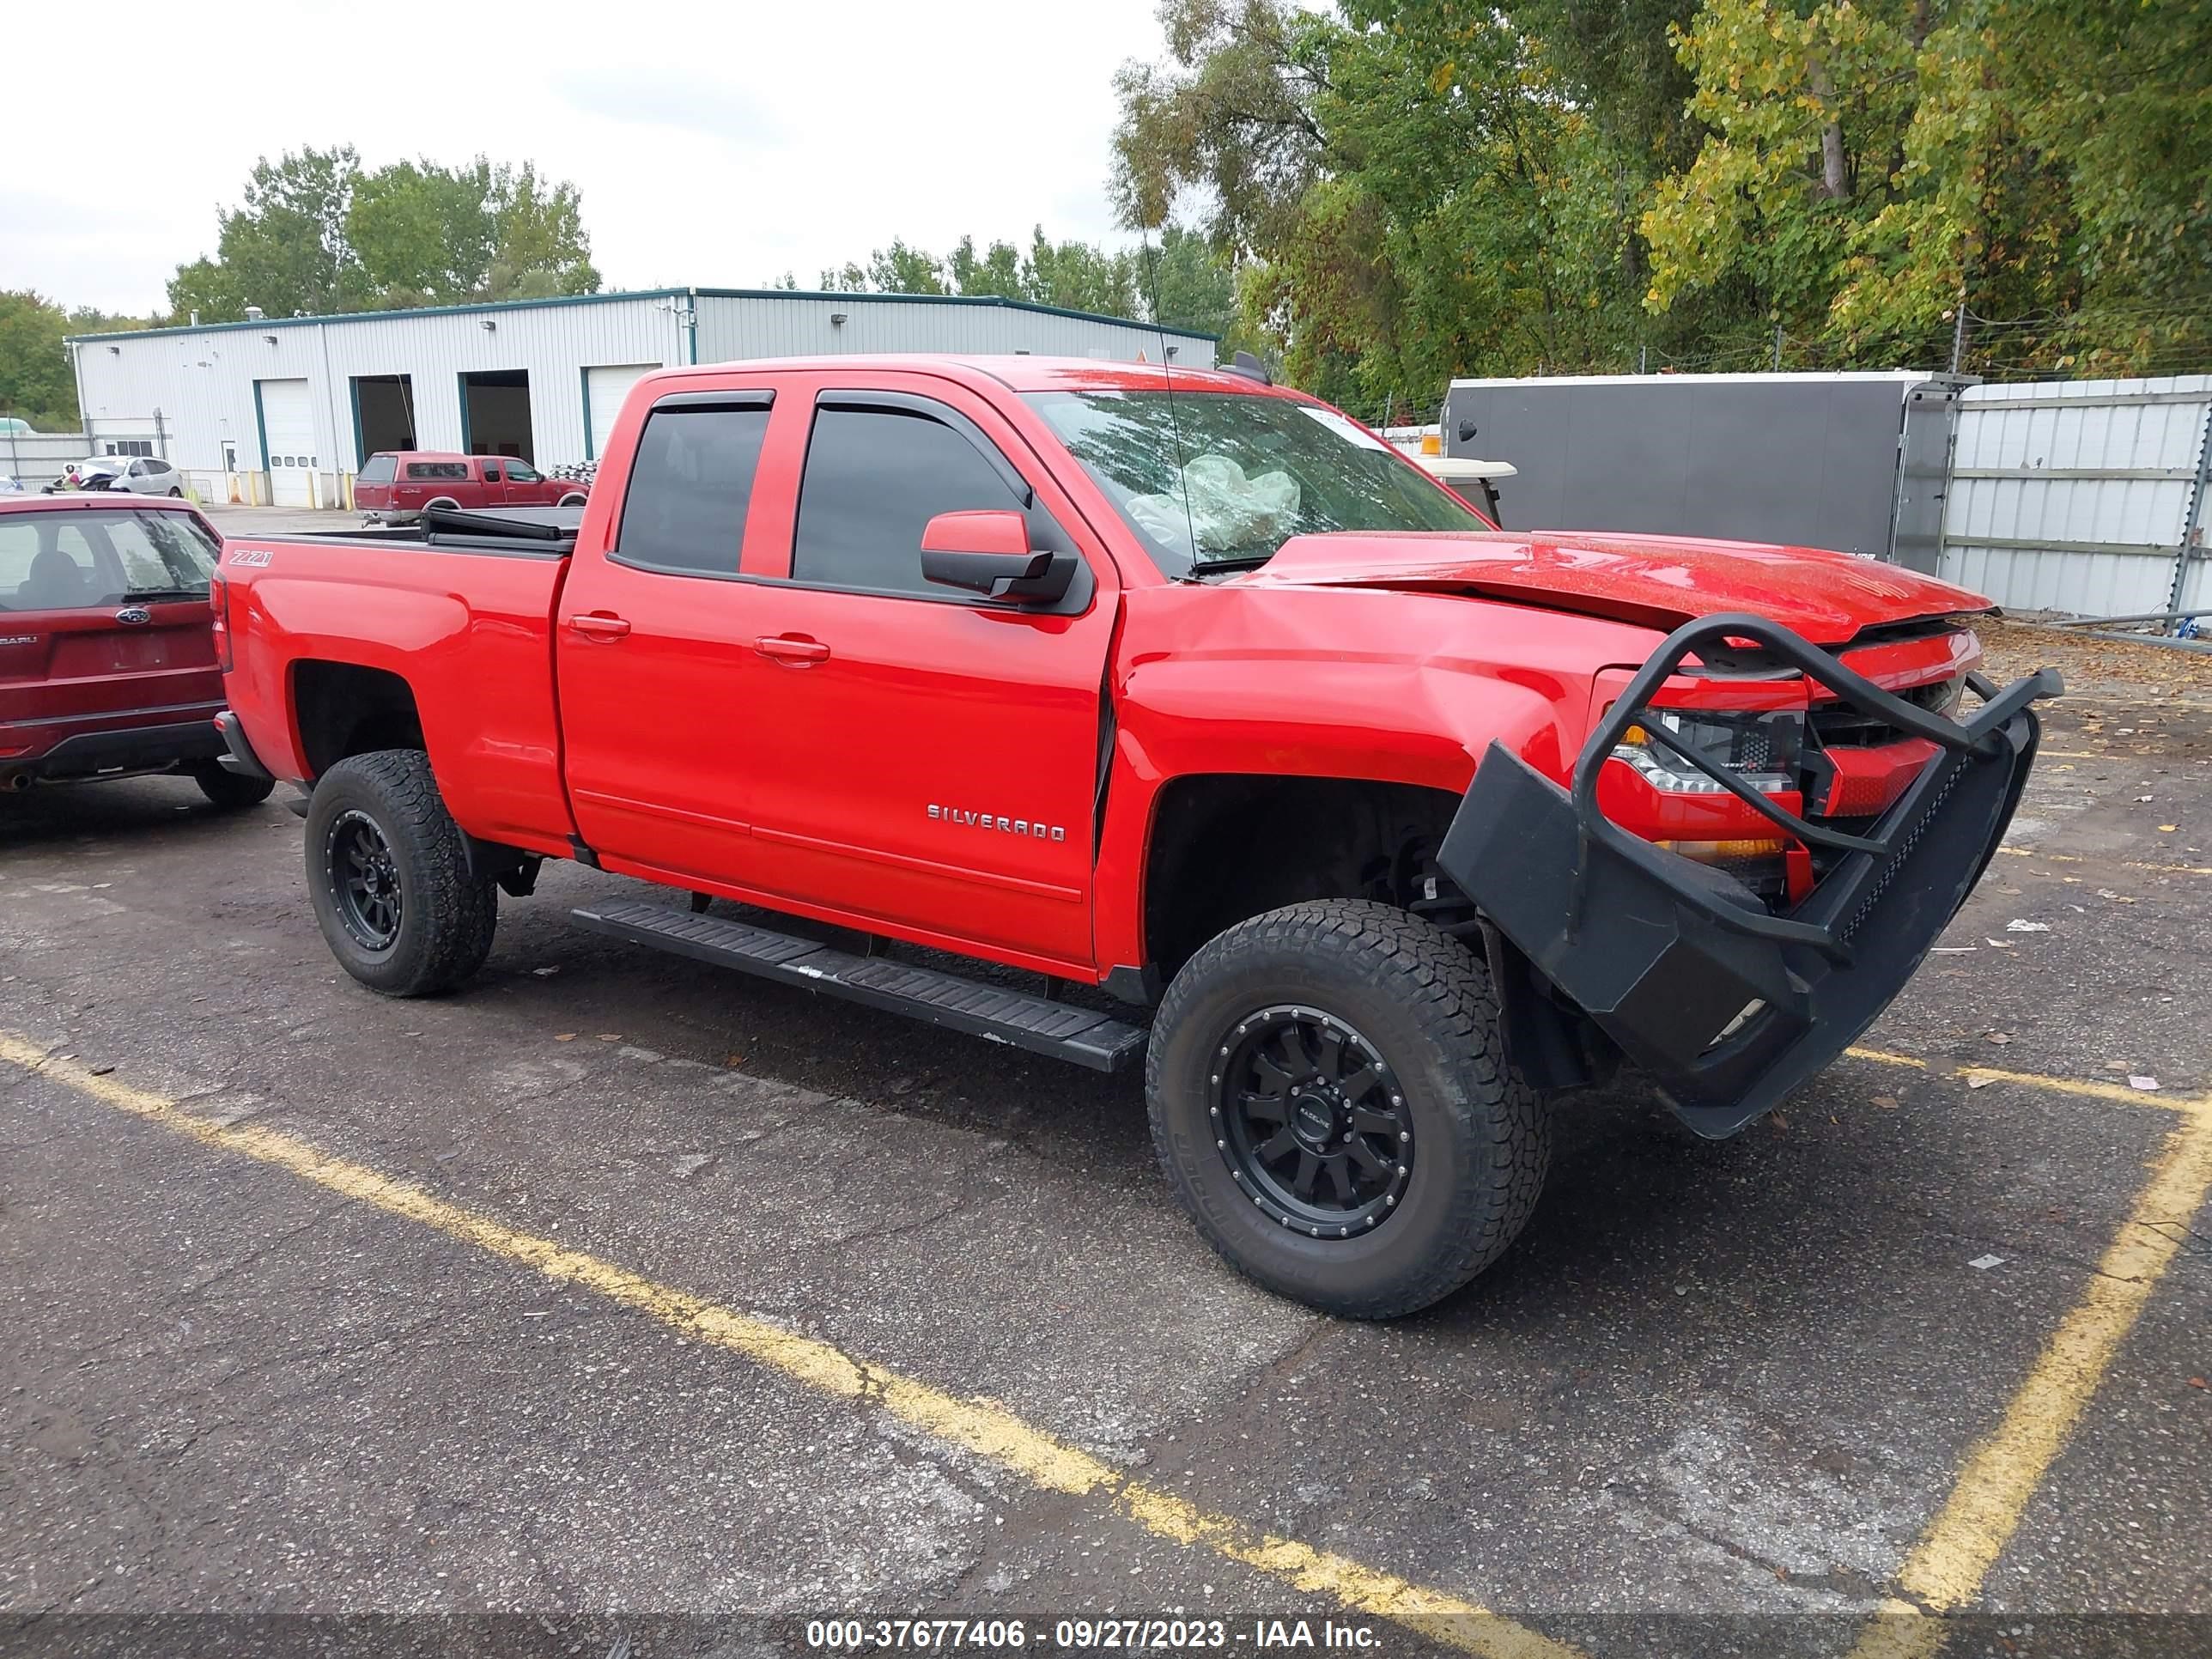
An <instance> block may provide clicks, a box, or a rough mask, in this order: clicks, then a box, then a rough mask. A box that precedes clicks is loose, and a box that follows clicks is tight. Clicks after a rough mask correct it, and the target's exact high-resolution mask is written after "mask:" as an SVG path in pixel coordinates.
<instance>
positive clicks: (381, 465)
mask: <svg viewBox="0 0 2212 1659" xmlns="http://www.w3.org/2000/svg"><path fill="white" fill-rule="evenodd" d="M398 470H399V463H398V462H397V461H395V460H393V459H392V457H391V456H389V455H372V456H370V457H369V458H368V460H367V461H366V462H364V463H363V464H362V469H361V471H360V472H359V473H358V474H356V477H355V479H354V482H355V483H391V482H392V478H393V477H394V476H396V475H397V473H398Z"/></svg>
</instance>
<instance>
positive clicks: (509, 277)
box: [476, 156, 599, 299]
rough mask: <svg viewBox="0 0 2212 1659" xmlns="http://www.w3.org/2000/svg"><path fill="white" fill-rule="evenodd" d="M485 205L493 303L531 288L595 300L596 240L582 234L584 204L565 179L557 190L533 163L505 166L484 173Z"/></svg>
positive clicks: (487, 276)
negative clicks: (527, 285) (489, 230)
mask: <svg viewBox="0 0 2212 1659" xmlns="http://www.w3.org/2000/svg"><path fill="white" fill-rule="evenodd" d="M476 165H477V171H478V172H479V173H487V172H488V183H487V187H486V189H485V192H484V202H485V205H486V207H487V209H488V210H489V213H490V215H491V225H492V239H491V240H492V258H491V264H490V268H489V270H488V271H487V272H486V274H485V291H486V292H487V293H488V294H489V295H490V297H492V298H494V299H500V298H505V297H510V296H513V295H515V294H516V293H517V292H518V290H519V287H520V285H521V284H523V283H530V284H532V286H536V287H539V288H543V289H547V290H548V291H550V293H552V294H596V293H598V292H599V270H598V268H597V267H596V266H594V265H593V264H592V239H591V236H590V234H588V233H587V232H586V230H585V228H584V207H583V198H582V197H581V196H580V194H579V193H578V191H577V189H576V187H575V185H573V184H570V183H569V182H568V180H567V179H562V180H561V181H560V182H559V183H557V184H555V183H551V182H549V181H548V180H546V179H541V178H539V177H538V168H537V166H536V164H535V163H533V162H530V161H525V162H524V163H523V164H522V165H521V166H520V167H509V166H508V165H507V164H506V163H505V162H501V164H500V165H498V166H497V167H491V168H489V169H488V170H487V169H486V167H485V164H484V159H483V157H482V156H478V157H477V163H476Z"/></svg>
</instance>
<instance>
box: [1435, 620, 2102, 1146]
mask: <svg viewBox="0 0 2212 1659" xmlns="http://www.w3.org/2000/svg"><path fill="white" fill-rule="evenodd" d="M1728 640H1751V641H1755V642H1757V643H1758V644H1759V645H1760V646H1762V647H1765V650H1766V652H1767V653H1769V654H1770V655H1771V657H1772V658H1773V659H1776V660H1778V662H1780V663H1781V664H1783V665H1786V666H1788V667H1790V668H1794V669H1796V670H1797V671H1799V672H1801V673H1802V674H1803V675H1805V677H1806V678H1808V679H1810V680H1813V681H1815V682H1816V683H1818V684H1820V685H1823V686H1825V687H1826V688H1827V689H1828V690H1831V691H1832V692H1834V693H1835V694H1836V696H1838V698H1839V699H1841V700H1842V701H1843V702H1844V703H1846V704H1848V705H1850V707H1852V708H1856V709H1857V710H1859V711H1860V712H1861V713H1863V714H1868V715H1869V716H1871V717H1873V718H1875V719H1879V720H1882V721H1884V722H1886V723H1887V724H1888V725H1890V726H1893V727H1895V728H1896V729H1897V730H1898V731H1899V732H1905V733H1907V734H1909V735H1911V736H1913V737H1917V738H1926V739H1928V741H1929V742H1930V743H1933V744H1936V745H1937V748H1936V754H1935V755H1934V756H1933V757H1930V758H1929V761H1928V763H1927V764H1926V765H1925V766H1924V767H1923V768H1922V769H1921V771H1920V773H1919V775H1917V777H1916V778H1914V780H1913V781H1912V782H1911V784H1909V785H1908V786H1907V787H1906V788H1905V793H1903V794H1902V795H1901V796H1899V798H1898V799H1897V800H1896V802H1895V803H1894V804H1893V805H1891V806H1890V808H1889V809H1888V811H1886V812H1884V813H1883V814H1882V815H1881V818H1880V819H1879V820H1878V821H1877V822H1876V823H1875V825H1874V827H1873V829H1872V831H1871V832H1870V833H1869V834H1866V835H1863V836H1858V835H1850V834H1846V833H1844V831H1842V830H1840V829H1834V828H1831V827H1829V826H1826V825H1824V824H1819V823H1808V822H1807V821H1806V820H1805V819H1803V818H1802V817H1798V816H1797V815H1796V813H1794V812H1791V811H1788V810H1787V809H1785V808H1784V807H1782V806H1780V805H1777V804H1776V803H1775V802H1774V801H1773V800H1771V799H1769V798H1768V797H1766V796H1765V795H1764V794H1761V793H1759V791H1757V790H1755V789H1753V788H1751V787H1749V786H1747V784H1745V783H1744V782H1743V781H1741V779H1740V778H1737V777H1735V776H1734V775H1730V774H1729V773H1728V772H1727V771H1725V770H1724V769H1721V768H1719V767H1717V766H1716V765H1715V764H1713V763H1711V762H1710V761H1708V760H1707V759H1706V758H1705V757H1704V756H1702V755H1699V754H1697V753H1695V752H1693V751H1692V750H1690V749H1689V748H1688V747H1686V745H1684V744H1680V743H1679V742H1676V741H1674V739H1673V738H1672V736H1671V734H1670V733H1669V732H1668V730H1667V728H1666V727H1665V726H1663V725H1662V724H1661V723H1660V722H1658V721H1656V720H1650V721H1646V722H1645V724H1644V731H1645V732H1646V734H1647V735H1648V736H1649V738H1650V740H1651V741H1652V742H1653V743H1655V744H1659V745H1661V746H1662V747H1663V748H1665V749H1667V750H1669V751H1670V752H1671V753H1672V754H1673V755H1674V757H1677V758H1678V759H1679V760H1680V761H1681V762H1683V763H1686V764H1688V765H1692V766H1695V767H1696V768H1697V769H1699V770H1700V771H1702V772H1704V773H1705V775H1707V776H1709V777H1711V779H1712V780H1713V781H1715V782H1716V783H1717V784H1719V785H1720V786H1721V787H1723V788H1724V789H1726V790H1727V791H1728V792H1729V793H1731V794H1733V795H1735V797H1736V798H1737V799H1740V800H1741V801H1743V802H1744V803H1745V804H1746V805H1749V806H1751V807H1753V808H1754V809H1756V810H1757V811H1759V812H1761V813H1762V814H1764V815H1765V817H1768V818H1770V819H1771V820H1772V821H1773V822H1774V823H1776V824H1777V825H1778V826H1779V828H1780V829H1782V830H1783V831H1784V832H1785V833H1786V834H1788V835H1790V836H1796V837H1797V838H1798V839H1800V840H1802V841H1803V842H1807V843H1808V845H1812V846H1816V847H1824V848H1830V849H1832V850H1833V851H1834V852H1836V853H1838V854H1840V855H1841V856H1840V857H1839V858H1838V860H1836V862H1835V863H1834V865H1833V866H1832V867H1831V868H1830V869H1829V870H1828V872H1827V873H1826V875H1825V876H1823V877H1822V878H1821V879H1820V883H1819V884H1817V885H1816V886H1815V887H1814V889H1813V890H1812V891H1811V892H1810V893H1808V895H1806V896H1805V897H1804V898H1803V899H1802V900H1801V901H1800V902H1798V903H1797V904H1796V905H1795V906H1794V907H1792V908H1790V910H1788V911H1787V912H1785V913H1784V914H1782V915H1771V914H1770V913H1769V912H1768V910H1767V909H1766V908H1765V905H1764V904H1762V903H1761V902H1759V900H1758V898H1757V897H1756V896H1754V895H1753V894H1752V893H1751V891H1750V890H1748V889H1747V888H1745V887H1743V886H1742V885H1741V884H1739V883H1737V882H1735V881H1734V880H1733V879H1731V878H1728V877H1726V876H1723V875H1721V874H1719V873H1717V872H1714V871H1712V870H1711V869H1709V868H1707V867H1706V866H1703V865H1700V864H1698V863H1695V862H1693V861H1692V860H1689V859H1686V858H1682V857H1680V856H1679V855H1678V854H1673V853H1669V852H1667V851H1665V850H1663V849H1662V848H1658V847H1656V846H1654V845H1653V844H1652V843H1651V842H1647V841H1645V840H1644V839H1642V838H1641V837H1640V836H1634V835H1632V834H1630V833H1629V832H1628V831H1627V830H1626V829H1622V828H1620V825H1618V824H1616V823H1612V822H1611V821H1610V820H1608V819H1607V817H1605V816H1604V814H1603V813H1602V812H1601V811H1599V810H1598V805H1597V780H1598V774H1599V771H1600V770H1601V769H1602V768H1603V766H1604V764H1605V763H1606V760H1607V757H1609V756H1610V755H1611V754H1612V752H1613V745H1614V744H1617V743H1618V742H1619V741H1620V738H1621V736H1622V734H1623V733H1624V732H1626V730H1627V729H1628V727H1629V726H1631V725H1632V724H1635V723H1636V722H1637V721H1638V719H1639V717H1641V716H1643V715H1644V713H1645V710H1646V708H1647V705H1648V700H1649V699H1650V696H1652V694H1653V693H1654V692H1655V691H1656V690H1658V689H1659V687H1660V686H1661V685H1662V684H1664V683H1665V682H1666V680H1667V679H1668V677H1669V676H1670V675H1672V674H1674V672H1675V671H1676V670H1677V669H1679V668H1680V666H1681V665H1682V663H1683V660H1684V659H1686V658H1687V657H1688V656H1689V655H1690V654H1691V653H1692V652H1693V651H1695V650H1697V648H1698V647H1699V646H1700V645H1701V644H1712V643H1715V642H1718V641H1728ZM1966 684H1967V686H1968V688H1969V689H1970V690H1972V692H1973V693H1974V695H1975V696H1978V697H1979V698H1980V699H1981V700H1982V707H1981V708H1978V710H1976V711H1975V713H1974V714H1973V716H1972V719H1970V720H1966V719H1961V720H1952V719H1949V718H1947V717H1946V716H1944V715H1942V714H1931V713H1929V711H1928V710H1926V709H1924V708H1918V707H1917V706H1915V705H1914V704H1912V703H1910V702H1906V701H1905V699H1903V698H1902V697H1898V696H1892V695H1891V694H1890V693H1888V692H1887V691H1885V690H1882V689H1881V687H1880V686H1878V685H1876V684H1874V683H1873V682H1872V681H1871V680H1869V679H1866V678H1863V677H1862V676H1861V675H1858V674H1857V673H1854V672H1853V671H1851V670H1850V669H1848V668H1846V667H1844V665H1843V664H1842V663H1840V662H1839V661H1838V660H1837V659H1836V658H1835V657H1834V656H1832V655H1831V654H1830V653H1827V652H1826V651H1823V650H1821V649H1820V647H1817V646H1814V645H1813V644H1812V643H1810V642H1809V641H1807V640H1805V639H1803V638H1802V637H1801V636H1800V635H1796V634H1795V633H1793V632H1791V631H1790V629H1786V628H1783V627H1781V626H1779V625H1778V624H1777V623H1771V622H1769V621H1767V620H1766V619H1765V618H1764V617H1750V616H1718V617H1701V618H1699V620H1698V621H1696V622H1692V623H1686V624H1685V625H1684V626H1683V627H1680V628H1678V629H1675V630H1674V633H1672V634H1670V635H1668V636H1667V640H1666V642H1665V643H1664V644H1662V646H1661V647H1659V649H1658V651H1657V652H1656V653H1655V654H1654V655H1653V656H1652V658H1651V659H1650V661H1649V662H1647V663H1645V664H1644V666H1643V667H1642V668H1641V669H1640V670H1638V672H1637V674H1636V676H1635V678H1633V679H1632V680H1631V681H1630V682H1629V683H1628V686H1627V688H1626V690H1624V691H1623V692H1622V693H1621V695H1620V699H1619V700H1618V701H1617V702H1615V703H1614V704H1613V708H1611V709H1610V710H1609V711H1608V712H1607V714H1606V716H1605V718H1604V719H1603V720H1601V722H1600V723H1599V725H1598V727H1597V729H1596V730H1595V732H1591V734H1590V737H1589V742H1588V743H1586V744H1583V751H1582V754H1581V756H1580V757H1579V758H1578V759H1577V761H1576V763H1575V771H1574V781H1573V789H1572V791H1571V793H1570V792H1569V791H1567V790H1563V789H1561V788H1560V787H1559V785H1558V784H1556V783H1554V782H1553V781H1551V780H1550V779H1548V778H1547V777H1545V776H1544V775H1542V774H1541V773H1539V772H1538V771H1536V770H1535V769H1534V768H1532V767H1530V766H1529V765H1528V763H1526V762H1524V761H1522V759H1521V758H1520V757H1518V756H1516V755H1515V754H1513V753H1511V752H1510V751H1509V750H1506V749H1505V748H1504V746H1503V745H1502V744H1495V743H1493V744H1491V745H1490V748H1489V750H1488V752H1487V753H1486V755H1485V756H1484V757H1483V759H1482V762H1481V763H1480V766H1479V767H1478V768H1477V769H1476V772H1475V777H1474V782H1473V783H1472V784H1470V785H1469V786H1468V792H1467V795H1466V797H1465V799H1463V800H1462V802H1461V804H1460V808H1459V811H1458V813H1457V815H1456V816H1455V817H1454V818H1453V820H1452V826H1451V829H1450V831H1449V834H1447V835H1446V836H1445V838H1444V843H1443V850H1442V852H1441V854H1439V856H1438V860H1437V862H1438V863H1439V865H1441V866H1442V867H1443V870H1444V872H1445V873H1446V874H1448V875H1449V876H1450V877H1451V878H1452V879H1453V880H1454V881H1455V882H1457V883H1458V884H1459V885H1460V887H1461V889H1462V891H1464V892H1465V893H1466V894H1467V895H1468V897H1470V898H1471V899H1473V900H1474V902H1475V904H1476V905H1477V906H1478V907H1480V909H1481V910H1482V912H1483V914H1484V915H1486V916H1487V917H1488V918H1489V920H1490V921H1492V923H1493V924H1494V925H1495V926H1496V927H1498V930H1499V931H1500V932H1501V933H1504V935H1505V937H1506V938H1507V939H1510V940H1511V941H1512V943H1513V944H1514V945H1516V946H1517V947H1518V948H1519V949H1520V950H1521V951H1522V952H1524V953H1525V954H1526V955H1527V956H1528V959H1529V961H1530V962H1531V963H1533V964H1534V967H1535V968H1536V969H1537V970H1538V971H1539V972H1540V973H1541V975H1543V977H1544V978H1545V979H1547V980H1548V981H1550V982H1551V984H1552V985H1553V987H1556V988H1557V990H1558V991H1559V994H1561V995H1563V996H1564V997H1565V998H1566V999H1567V1000H1570V1001H1571V1002H1573V1003H1574V1004H1575V1005H1576V1006H1578V1007H1579V1008H1581V1009H1582V1010H1583V1012H1585V1013H1587V1014H1588V1015H1589V1017H1590V1018H1592V1019H1593V1020H1595V1022H1596V1023H1597V1024H1598V1026H1599V1027H1600V1028H1601V1030H1603V1031H1604V1032H1605V1033H1606V1034H1607V1036H1610V1037H1611V1038H1612V1039H1613V1042H1616V1043H1618V1044H1619V1045H1620V1049H1621V1052H1622V1053H1623V1054H1626V1056H1627V1057H1628V1059H1629V1060H1632V1061H1633V1062H1634V1063H1635V1064H1637V1065H1638V1066H1641V1067H1643V1068H1644V1070H1645V1071H1646V1072H1648V1073H1650V1074H1651V1076H1652V1077H1653V1078H1654V1079H1656V1081H1657V1082H1658V1084H1659V1085H1660V1087H1661V1088H1662V1090H1663V1091H1665V1093H1666V1095H1667V1097H1668V1100H1669V1101H1670V1103H1672V1104H1673V1105H1674V1109H1675V1111H1676V1112H1677V1113H1678V1114H1679V1115H1680V1116H1681V1118H1682V1120H1683V1121H1684V1122H1686V1124H1688V1126H1689V1127H1691V1128H1692V1129H1693V1130H1695V1131H1697V1132H1698V1133H1700V1134H1704V1135H1709V1136H1713V1137H1719V1136H1723V1135H1730V1134H1734V1133H1735V1132H1736V1131H1737V1130H1739V1129H1741V1128H1742V1127H1744V1125H1746V1124H1747V1123H1749V1122H1751V1121H1753V1119H1754V1118H1757V1117H1758V1116H1759V1115H1760V1114H1762V1113H1764V1112H1765V1111H1767V1110H1769V1109H1771V1108H1772V1107H1773V1106H1775V1105H1776V1104H1777V1103H1779V1102H1780V1101H1781V1099H1782V1098H1783V1097H1784V1096H1785V1095H1787V1094H1788V1093H1789V1092H1790V1091H1791V1090H1792V1089H1794V1088H1796V1086H1797V1085H1799V1084H1801V1083H1802V1082H1804V1081H1805V1080H1806V1079H1808V1078H1810V1077H1812V1076H1813V1075H1814V1073H1817V1072H1819V1071H1820V1069H1821V1068H1822V1067H1823V1066H1826V1065H1827V1064H1828V1063H1829V1062H1830V1061H1831V1060H1834V1059H1835V1057H1836V1056H1837V1055H1838V1054H1841V1053H1842V1052H1843V1051H1844V1048H1847V1047H1849V1046H1850V1043H1851V1042H1853V1041H1855V1040H1856V1039H1857V1037H1858V1036H1859V1035H1860V1033H1862V1032H1863V1031H1864V1030H1866V1028H1867V1027H1868V1026H1869V1025H1871V1024H1873V1023H1874V1021H1875V1017H1876V1016H1877V1015H1879V1014H1880V1013H1881V1011H1882V1010H1883V1009H1884V1008H1886V1007H1887V1006H1889V1003H1890V1001H1891V1000H1892V999H1893V998H1894V997H1895V996H1896V995H1897V994H1898V992H1899V991H1900V990H1902V989H1903V988H1904V987H1905V981H1907V980H1909V979H1910V978H1911V976H1912V974H1913V971H1914V970H1915V969H1917V968H1918V967H1919V965H1920V963H1921V959H1922V958H1923V957H1925V956H1926V955H1927V954H1928V951H1929V947H1930V946H1931V945H1934V944H1935V942H1936V939H1937V937H1938V936H1939V935H1941V933H1942V931H1943V929H1944V927H1946V926H1948V924H1949V922H1950V920H1951V918H1952V917H1953V916H1954V915H1956V914H1957V912H1958V909H1959V907H1960V905H1961V904H1963V903H1964V902H1966V896H1967V894H1969V893H1970V892H1972V890H1973V887H1974V884H1975V883H1976V882H1977V881H1978V880H1979V879H1980V878H1981V874H1982V872H1983V870H1984V868H1986V867H1987V866H1988V864H1989V861H1990V858H1991V857H1993V856H1994V855H1995V854H1996V848H1997V845H1998V843H1999V842H2002V840H2003V838H2004V833H2005V828H2006V826H2007V825H2008V824H2009V823H2011V821H2012V815H2013V809H2014V808H2015V806H2016V805H2018V804H2019V801H2020V796H2021V789H2022V788H2023V787H2026V784H2027V774H2028V769H2029V768H2030V766H2031V765H2032V764H2033V761H2034V758H2035V748H2036V742H2037V739H2038V736H2039V732H2040V730H2041V726H2040V722H2039V721H2038V720H2037V719H2036V715H2035V711H2034V709H2033V708H2032V707H2031V705H2032V704H2033V702H2035V701H2036V700H2037V699H2039V698H2042V697H2052V696H2057V695H2059V693H2060V692H2061V691H2063V690H2064V687H2063V684H2062V683H2061V681H2060V679H2059V677H2058V673H2057V670H2055V669H2050V668H2045V669H2042V670H2039V671H2037V672H2036V673H2034V674H2032V675H2030V676H2028V677H2027V678H2025V679H2021V680H2017V681H2015V682H2014V683H2013V684H2010V685H2008V686H2007V687H2005V688H2004V689H2003V690H2001V691H2000V690H1997V689H1996V686H1994V685H1992V684H1990V682H1989V681H1987V680H1985V679H1984V678H1982V677H1981V676H1979V675H1978V674H1973V675H1969V676H1967V678H1966Z"/></svg>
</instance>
